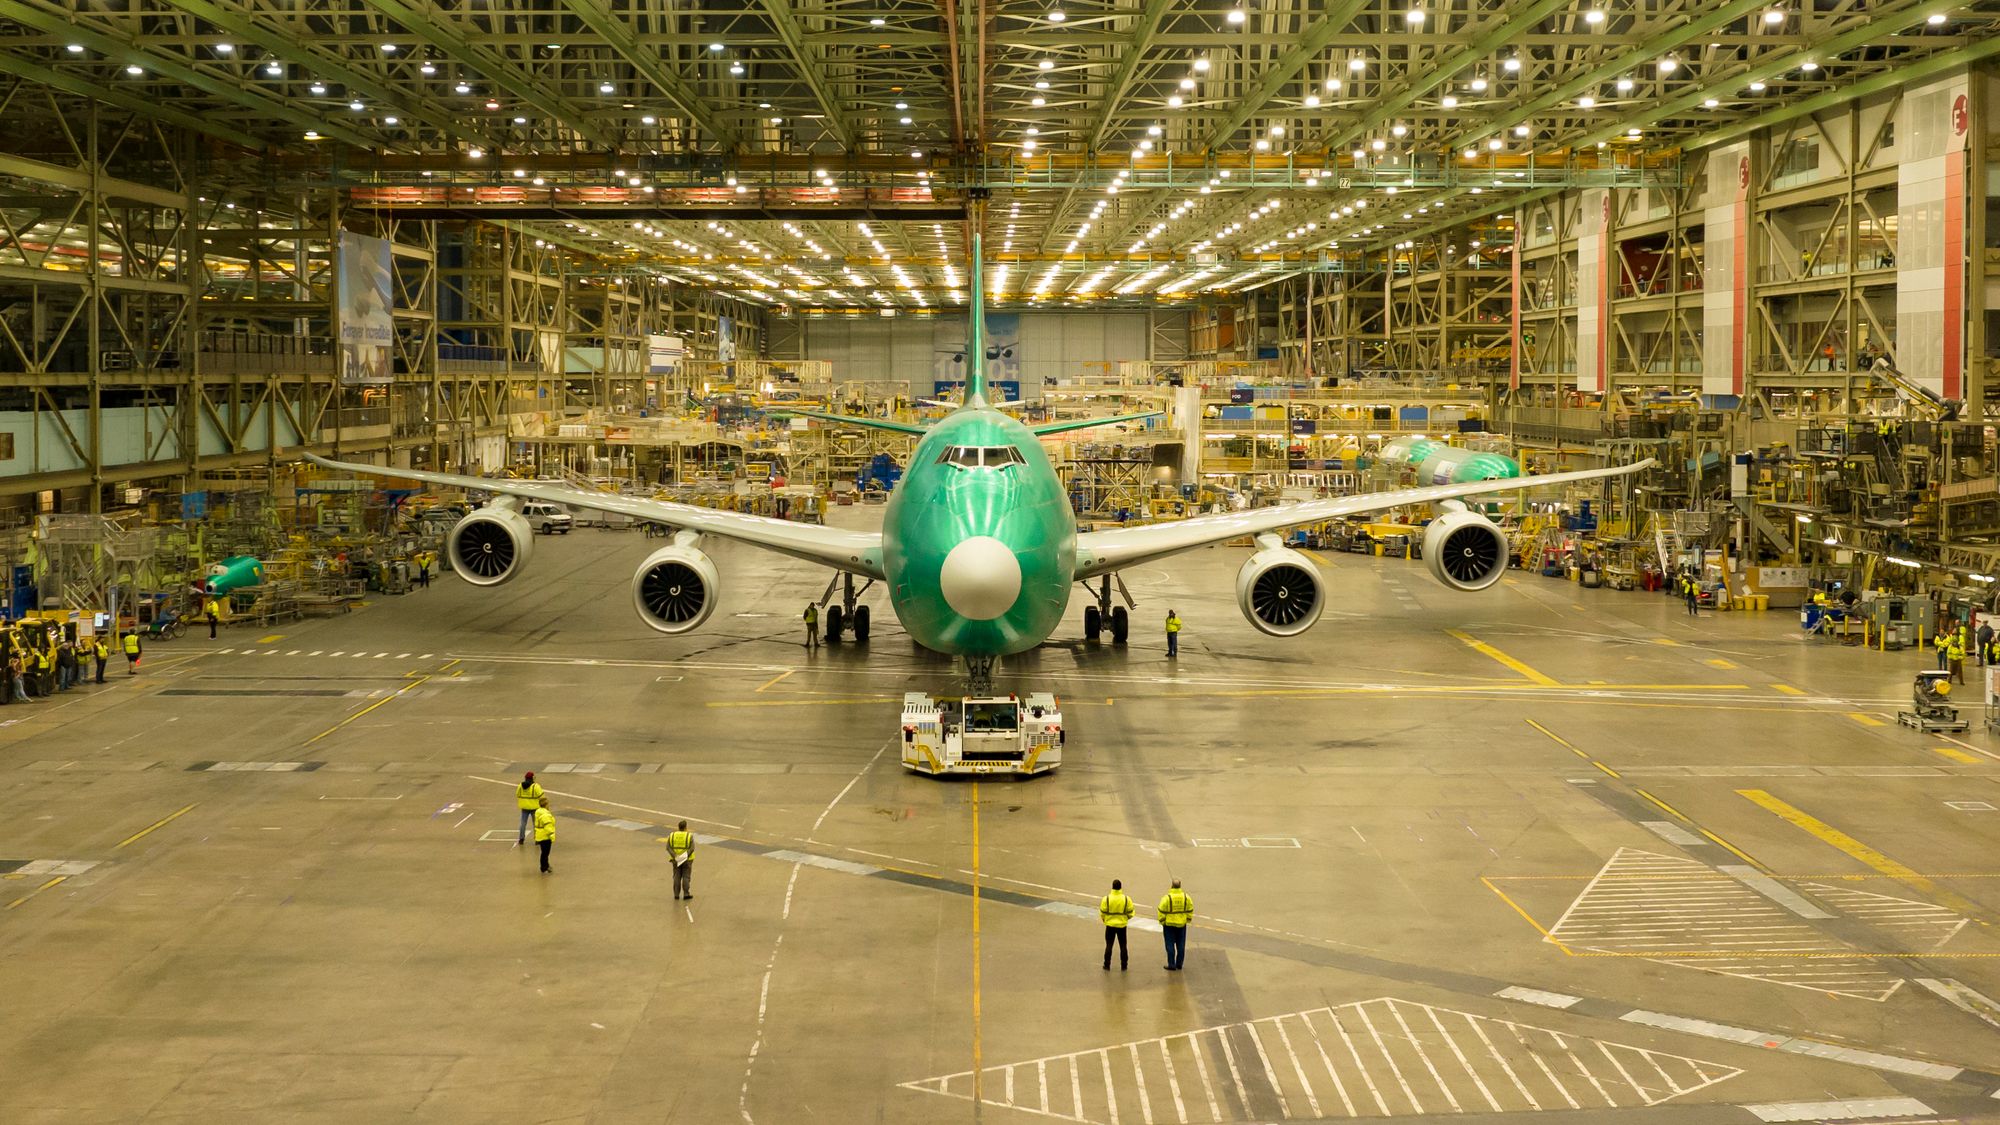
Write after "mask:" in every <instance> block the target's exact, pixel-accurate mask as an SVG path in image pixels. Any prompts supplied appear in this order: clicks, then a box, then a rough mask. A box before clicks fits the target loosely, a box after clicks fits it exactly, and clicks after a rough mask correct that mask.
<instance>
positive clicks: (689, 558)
mask: <svg viewBox="0 0 2000 1125" xmlns="http://www.w3.org/2000/svg"><path fill="white" fill-rule="evenodd" d="M720 589H721V587H720V584H719V583H718V580H717V578H716V574H715V562H714V560H712V559H710V558H709V557H708V556H707V555H704V554H702V553H701V552H700V551H698V550H696V549H694V548H693V547H690V546H687V545H685V544H680V543H676V544H674V545H673V546H671V547H662V548H660V549H659V550H657V551H654V552H653V553H652V554H651V555H648V556H647V557H646V561H645V562H642V563H640V564H639V571H638V573H636V574H634V575H633V576H632V608H634V609H636V610H638V611H639V619H640V620H641V621H644V622H645V623H646V624H648V625H651V626H652V627H653V628H655V629H658V630H659V631H660V632H662V633H685V632H687V631H689V630H691V629H695V628H698V627H699V626H700V625H701V623H702V622H704V621H707V620H708V615H709V614H711V613H713V612H715V599H716V595H717V594H718V593H719V592H720Z"/></svg>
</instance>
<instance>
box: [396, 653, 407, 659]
mask: <svg viewBox="0 0 2000 1125" xmlns="http://www.w3.org/2000/svg"><path fill="white" fill-rule="evenodd" d="M409 656H410V654H409V653H407V652H399V653H397V654H396V659H398V660H407V659H409Z"/></svg>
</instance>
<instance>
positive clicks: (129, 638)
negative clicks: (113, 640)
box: [124, 629, 144, 676]
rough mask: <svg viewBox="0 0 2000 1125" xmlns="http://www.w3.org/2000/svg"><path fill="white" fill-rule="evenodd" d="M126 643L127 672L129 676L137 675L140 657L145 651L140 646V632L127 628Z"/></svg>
mask: <svg viewBox="0 0 2000 1125" xmlns="http://www.w3.org/2000/svg"><path fill="white" fill-rule="evenodd" d="M124 645H125V674H126V675H128V676H136V675H138V674H139V657H140V656H141V655H143V653H144V650H143V649H142V648H140V647H139V634H137V633H135V632H133V631H131V630H129V629H128V630H126V631H125V640H124Z"/></svg>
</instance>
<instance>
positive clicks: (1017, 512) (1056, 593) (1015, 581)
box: [308, 235, 1653, 694]
mask: <svg viewBox="0 0 2000 1125" xmlns="http://www.w3.org/2000/svg"><path fill="white" fill-rule="evenodd" d="M983 280H984V276H983V269H982V262H981V254H980V240H979V237H978V236H977V235H975V236H974V237H973V242H972V292H971V300H970V305H971V310H970V321H971V328H970V337H969V339H968V341H967V346H966V349H965V363H966V379H965V390H964V397H963V399H962V401H961V402H960V403H959V405H958V406H957V408H956V409H954V410H953V411H952V412H951V413H949V414H947V415H946V416H945V417H943V418H942V419H939V420H938V421H936V422H933V423H931V424H929V425H912V424H908V423H902V422H893V421H887V420H884V419H878V418H858V417H851V416H847V415H841V414H822V413H817V412H811V411H797V412H795V413H797V414H800V415H803V416H806V417H812V418H818V419H823V420H827V421H832V422H837V423H842V424H848V425H855V426H862V427H870V428H874V429H880V430H890V431H896V432H901V433H912V434H918V435H921V440H919V441H918V443H917V447H916V451H915V453H913V454H912V455H911V458H910V463H909V466H908V468H907V469H906V470H905V471H904V474H903V478H902V481H901V483H900V484H898V486H897V487H896V489H895V491H893V492H892V493H890V496H889V502H888V506H887V508H886V510H885V511H884V513H883V519H882V530H880V531H879V532H876V531H855V530H847V529H842V528H833V527H824V526H817V525H808V524H800V523H792V522H789V521H786V520H777V519H769V518H765V517H762V516H752V515H745V514H742V513H737V512H723V511H716V510H713V509H709V508H700V507H694V506H691V505H685V504H675V503H669V502H665V501H659V500H648V499H640V498H636V497H629V496H614V495H607V494H603V493H595V492H584V491H580V490H576V489H570V488H564V487H562V486H560V485H552V484H543V483H538V482H525V481H506V480H487V479H484V478H480V477H465V476H456V475H453V474H450V473H433V472H424V471H419V470H414V469H389V468H383V467H380V466H375V465H357V464H348V463H344V462H339V461H329V460H326V459H324V458H320V457H312V456H310V455H309V456H308V459H309V460H311V461H313V462H314V463H316V464H320V465H324V466H326V467H328V468H335V469H345V470H348V471H351V472H355V473H365V474H373V475H379V476H389V477H396V478H401V479H408V480H418V481H424V482H427V483H430V484H439V485H445V486H447V487H452V488H462V489H467V490H471V491H478V492H489V493H496V494H498V497H497V498H496V499H495V500H493V501H492V502H490V503H488V504H487V505H485V506H484V507H481V508H479V509H477V510H475V511H473V512H472V513H471V514H469V515H467V516H466V517H465V518H464V519H462V520H460V521H459V523H458V524H457V525H456V526H454V527H453V528H452V530H451V532H450V533H449V535H448V537H447V539H446V554H447V556H448V558H449V559H450V560H451V563H452V566H453V569H455V570H456V571H457V572H458V573H459V575H460V576H461V577H463V578H464V579H465V580H466V581H468V582H471V583H473V584H474V585H479V586H495V585H499V584H500V583H502V582H505V581H507V580H509V579H511V578H513V577H514V576H515V575H516V574H518V573H519V572H520V570H521V568H522V566H523V564H525V563H526V562H527V559H528V556H529V554H530V551H531V548H532V546H533V543H534V536H533V531H532V529H531V528H530V527H529V525H528V522H527V520H526V519H524V518H523V517H522V515H521V513H520V511H519V509H520V507H521V505H522V504H524V503H527V502H547V503H556V504H563V505H569V506H574V507H579V508H590V509H595V510H598V511H604V512H612V513H618V514H622V515H627V516H630V517H633V518H635V519H638V520H642V521H646V522H649V523H653V524H659V525H665V526H667V527H669V528H672V529H673V530H674V537H673V542H672V543H671V544H670V545H669V546H666V547H663V548H661V549H659V550H658V551H655V552H654V553H653V554H651V555H649V556H648V557H647V558H646V559H645V561H643V562H641V563H640V564H639V568H638V570H637V572H635V573H634V575H633V580H632V598H633V607H634V609H635V610H636V611H637V612H638V614H639V617H640V618H641V619H642V620H644V621H645V622H646V624H648V625H650V626H652V627H653V628H655V629H657V630H659V631H661V632H663V633H684V632H687V631H689V630H691V629H694V628H697V627H699V626H700V625H701V624H702V623H703V622H705V621H706V620H708V618H709V616H710V614H711V613H713V612H714V609H715V604H716V600H717V591H718V589H719V586H720V574H719V572H718V570H717V568H716V565H715V562H714V560H713V559H711V558H710V557H709V556H708V555H707V554H706V553H705V552H704V551H702V550H701V546H700V544H701V540H702V539H703V538H704V537H707V536H714V537H715V538H717V539H724V540H733V541H736V542H742V543H748V544H750V545H752V546H756V547H761V548H764V549H766V550H771V551H776V552H778V553H779V554H783V555H788V556H791V557H793V558H798V559H804V560H806V561H809V562H814V563H819V564H821V565H824V566H827V567H830V568H832V569H833V570H834V571H836V572H838V573H837V575H836V579H835V581H836V583H839V584H841V585H842V592H841V595H840V600H839V602H838V604H830V605H828V607H827V614H826V627H827V633H828V636H829V637H830V638H838V637H840V636H841V635H842V634H844V633H847V632H850V631H851V632H852V633H853V635H854V637H855V639H856V640H860V641H865V640H867V638H868V632H869V611H868V606H866V605H863V604H860V602H859V598H860V596H861V595H862V594H864V593H866V591H867V589H868V588H869V586H871V585H873V584H874V583H876V582H880V583H882V584H883V585H885V586H886V587H887V588H888V595H889V604H890V607H891V608H892V609H893V610H894V612H895V614H896V618H897V620H898V621H900V622H901V623H902V626H903V628H904V629H905V630H906V631H907V632H908V633H909V635H910V637H911V638H912V639H913V640H915V641H916V642H917V643H918V644H920V645H923V646H924V647H925V648H928V649H931V650H933V651H936V652H941V653H945V654H948V655H951V656H956V657H959V658H960V659H962V660H963V661H964V663H965V668H966V673H967V679H968V687H969V690H970V691H971V692H972V693H973V694H983V693H985V692H988V691H990V690H992V676H993V672H994V669H995V665H996V662H997V661H998V660H999V659H1000V658H1001V657H1004V656H1011V655H1014V654H1016V653H1021V652H1026V651H1028V650H1029V649H1032V648H1034V647H1036V646H1037V645H1040V644H1041V643H1042V642H1043V641H1045V640H1047V639H1048V638H1049V637H1050V636H1051V635H1053V634H1054V632H1055V630H1056V628H1057V626H1058V624H1060V622H1061V621H1062V618H1063V614H1064V612H1065V611H1066V610H1067V609H1068V607H1069V601H1070V594H1071V588H1072V587H1073V586H1075V585H1077V584H1079V583H1081V584H1083V585H1084V587H1085V589H1086V591H1088V592H1089V594H1090V596H1091V600H1090V602H1089V603H1088V604H1087V605H1086V606H1085V609H1084V615H1083V616H1084V621H1083V626H1084V633H1085V635H1086V636H1087V637H1089V638H1091V639H1096V638H1097V637H1098V636H1099V635H1100V634H1101V633H1104V632H1107V631H1108V632H1109V633H1110V634H1111V637H1112V639H1113V641H1115V642H1123V641H1124V640H1125V637H1126V634H1127V631H1128V628H1129V624H1128V622H1129V618H1128V614H1127V606H1129V605H1130V604H1131V603H1130V598H1129V596H1128V597H1126V598H1124V599H1123V600H1124V601H1125V602H1126V605H1115V604H1113V603H1114V598H1113V591H1114V586H1116V575H1117V573H1118V572H1119V571H1121V570H1124V569H1127V568H1130V567H1134V566H1139V565H1141V564H1145V563H1149V562H1153V561H1156V560H1158V559H1163V558H1166V557H1168V556H1170V555H1175V554H1178V553H1180V552H1183V551H1187V550H1192V549H1194V548H1196V547H1203V546H1207V545H1210V544H1213V543H1219V542H1223V541H1225V540H1229V539H1236V538H1240V537H1245V536H1248V537H1251V538H1252V539H1253V541H1254V542H1255V543H1256V544H1257V548H1258V549H1257V550H1256V552H1255V553H1254V554H1252V555H1251V557H1250V558H1249V560H1248V561H1247V562H1245V563H1244V565H1243V568H1242V569H1241V570H1240V571H1239V572H1238V575H1237V580H1236V588H1237V599H1238V602H1239V604H1240V606H1241V608H1242V610H1243V613H1244V615H1245V617H1247V618H1248V619H1249V621H1250V623H1251V624H1252V625H1253V626H1255V627H1256V628H1257V629H1259V630H1260V631H1262V632H1264V633H1267V634H1270V635H1272V636H1292V635H1295V634H1297V633H1301V632H1304V631H1305V630H1306V629H1307V628H1309V627H1310V626H1311V625H1312V624H1313V622H1314V621H1316V620H1318V618H1319V616H1320V612H1321V611H1322V609H1324V607H1325V602H1326V594H1325V589H1324V585H1323V583H1322V582H1321V580H1320V576H1319V569H1318V567H1316V566H1314V565H1313V563H1312V562H1311V561H1310V560H1308V559H1307V558H1306V557H1305V556H1304V555H1302V554H1300V553H1299V552H1297V551H1293V550H1291V549H1289V548H1287V547H1285V546H1284V545H1283V543H1282V541H1281V540H1280V539H1279V537H1278V534H1277V533H1278V532H1279V531H1280V530H1282V529H1284V528H1287V527H1292V526H1297V525H1300V524H1309V523H1318V522H1321V521H1325V520H1330V519H1335V518H1339V517H1342V516H1349V515H1355V514H1358V513H1363V512H1371V511H1379V510H1382V509H1386V508H1396V507H1402V506H1405V505H1414V504H1426V503H1441V504H1444V505H1445V507H1446V508H1447V509H1448V510H1446V511H1445V513H1444V514H1443V515H1441V516H1440V517H1439V518H1437V519H1435V520H1433V521H1432V522H1431V523H1430V524H1429V525H1428V527H1427V528H1426V530H1425V534H1424V552H1423V553H1424V559H1425V562H1426V564H1427V565H1428V566H1429V567H1430V569H1431V572H1432V573H1433V575H1435V576H1436V577H1437V578H1438V579H1439V580H1440V581H1442V582H1443V583H1445V584H1446V585H1447V586H1451V587H1454V588H1457V589H1462V590H1479V589H1484V588H1486V587H1487V586H1490V585H1492V584H1493V583H1494V582H1496V581H1498V580H1499V578H1500V576H1501V574H1502V573H1504V572H1505V570H1506V568H1507V555H1508V545H1507V541H1506V538H1505V536H1504V535H1503V534H1502V532H1501V531H1500V529H1499V528H1498V527H1497V526H1496V525H1494V524H1493V523H1492V522H1491V521H1490V520H1488V519H1486V518H1485V517H1483V516H1481V515H1479V514H1478V513H1476V512H1473V511H1470V510H1469V509H1467V508H1465V506H1464V505H1463V504H1457V503H1455V502H1456V501H1457V500H1458V499H1459V498H1461V497H1466V496H1475V495H1480V494H1482V493H1491V492H1502V491H1506V492H1511V491H1516V490H1520V489H1529V488H1538V487H1542V486H1546V485H1556V484H1567V483H1571V482H1575V481H1586V480H1596V479H1600V478H1603V477H1610V476H1618V475H1622V474H1625V473H1632V472H1637V471H1639V470H1640V469H1643V468H1645V467H1647V466H1649V465H1651V464H1652V463H1653V462H1651V461H1643V462H1640V463H1639V464H1636V465H1626V466H1618V467H1613V468H1606V469H1589V470H1583V471H1579V472H1570V473H1553V474H1548V475H1544V476H1534V477H1521V478H1515V479H1508V480H1485V481H1472V482H1464V483H1452V484H1446V485H1441V486H1433V487H1427V488H1415V489H1406V490H1402V491H1397V492H1386V493H1375V494H1371V495H1366V496H1347V497H1340V498H1336V499H1327V500H1313V501H1307V502H1304V503H1298V504H1286V505H1280V506H1277V507H1270V508H1258V509H1254V510H1250V511H1241V512H1229V513H1224V514H1220V515H1209V516H1198V517H1194V518H1191V519H1185V520H1178V521H1174V522H1169V523H1160V524H1152V525H1147V526H1142V527H1125V528H1115V529H1110V530H1104V531H1086V532H1079V531H1078V530H1077V526H1076V518H1075V515H1074V514H1073V513H1072V511H1071V509H1070V504H1069V497H1068V494H1067V492H1066V491H1065V490H1064V488H1063V485H1062V482H1061V480H1060V479H1059V478H1058V477H1057V476H1056V470H1055V466H1054V465H1053V464H1051V463H1050V461H1049V457H1048V453H1047V451H1046V450H1045V449H1044V448H1043V447H1042V443H1041V439H1042V438H1043V437H1046V436H1048V435H1051V434H1058V433H1063V432H1065V431H1069V430H1078V429H1084V428H1087V427H1093V426H1106V425H1112V424H1114V423H1120V422H1129V421H1134V420H1137V419H1143V418H1148V417H1152V416H1154V415H1153V414H1126V415H1118V416H1114V417H1105V418H1092V419H1085V420H1077V421H1065V422H1053V423H1048V424H1044V425H1025V424H1023V423H1022V422H1020V421H1018V420H1017V419H1015V418H1013V417H1010V416H1009V415H1007V414H1006V413H1004V412H1003V411H1002V410H1000V409H999V408H997V407H995V406H994V405H992V404H990V403H989V402H988V401H987V399H986V394H987V383H986V373H985V360H986V359H987V358H988V356H987V347H986V338H985V336H986V331H985V316H984V309H985V305H984V288H983ZM857 578H859V579H861V580H863V583H864V584H863V585H862V586H861V587H860V589H859V590H857V589H856V586H855V580H856V579H857ZM833 585H834V584H833V583H830V584H829V585H828V587H827V592H826V593H825V594H823V595H822V596H821V597H820V598H819V599H818V600H819V601H821V602H829V601H831V599H832V597H833ZM1117 588H1118V589H1119V590H1120V592H1122V586H1120V587H1117Z"/></svg>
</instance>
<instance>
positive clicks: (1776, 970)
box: [1546, 848, 1967, 1002]
mask: <svg viewBox="0 0 2000 1125" xmlns="http://www.w3.org/2000/svg"><path fill="white" fill-rule="evenodd" d="M1794 885H1795V886H1797V887H1798V889H1799V890H1802V891H1805V892H1806V893H1808V894H1810V895H1812V896H1814V898H1816V899H1818V900H1819V902H1821V903H1824V904H1825V905H1826V906H1827V907H1830V908H1832V910H1833V911H1834V912H1835V913H1833V914H1829V913H1828V912H1827V911H1826V910H1823V909H1821V908H1820V906H1818V905H1816V904H1815V903H1813V902H1812V901H1810V900H1808V899H1807V898H1806V897H1805V896H1804V895H1801V894H1799V893H1797V892H1796V891H1794V890H1792V889H1791V888H1790V887H1787V886H1786V885H1785V884H1784V883H1782V882H1780V881H1778V880H1774V879H1771V878H1769V877H1768V876H1765V875H1763V874H1761V873H1759V872H1756V871H1754V870H1752V869H1750V868H1747V867H1746V868H1735V867H1725V868H1714V867H1710V866H1709V865H1707V864H1705V863H1702V862H1700V861H1698V860H1692V859H1681V858H1678V857H1675V856H1666V855H1659V854H1657V853H1654V852H1648V851H1642V850H1640V849H1637V848H1620V849H1619V850H1618V852H1617V853H1616V854H1614V855H1613V856H1612V857H1611V859H1610V860H1609V861H1608V862H1607V863H1606V864H1605V865H1604V867H1603V868H1602V869H1601V870H1599V871H1598V873H1597V874H1596V876H1594V877H1593V878H1592V879H1591V880H1590V882H1589V883H1588V884H1586V885H1585V886H1584V888H1583V891H1582V892H1581V893H1579V894H1578V895H1577V897H1576V900H1575V901H1574V902H1572V903H1570V905H1569V908H1568V909H1567V910H1565V911H1563V914H1562V917H1561V918H1559V919H1557V921H1556V924H1555V925H1553V926H1551V927H1549V933H1548V937H1547V939H1546V940H1549V941H1554V942H1559V943H1561V944H1562V945H1564V946H1567V947H1570V948H1573V949H1582V950H1590V951H1594V952H1605V953H1624V954H1628V955H1633V956H1645V955H1651V956H1650V959H1652V960H1656V961H1659V962H1660V963H1662V964H1668V965H1676V966H1680V967H1682V968H1688V969H1697V970H1700V971H1702V972H1707V973H1716V974H1719V975H1722V976H1733V977H1741V978H1745V979H1749V980H1761V981H1766V982H1769V983H1771V984H1780V985H1785V986H1787V987H1791V988H1803V989H1808V990H1811V991H1814V992H1831V993H1836V994H1838V995H1841V996H1848V997H1852V998H1855V999H1861V1000H1873V1001H1877V1002H1880V1001H1885V1000H1887V999H1888V998H1889V997H1890V996H1892V995H1894V994H1895V993H1896V991H1897V990H1898V989H1900V988H1901V987H1902V985H1903V977H1902V976H1901V975H1900V974H1898V973H1896V972H1894V971H1893V970H1892V969H1891V968H1890V967H1889V966H1888V965H1887V964H1885V963H1884V962H1882V961H1880V960H1878V959H1876V958H1871V957H1867V956H1862V955H1860V954H1859V953H1857V951H1856V950H1854V948H1853V947H1852V946H1849V945H1847V944H1846V943H1844V942H1842V941H1840V940H1838V939H1837V938H1834V937H1832V936H1830V935H1827V934H1824V933H1822V932H1820V931H1819V930H1818V929H1816V928H1814V927H1813V926H1812V925H1811V924H1810V920H1812V919H1817V918H1827V917H1834V916H1839V917H1843V918H1851V919H1854V920H1857V921H1861V922H1865V923H1868V924H1869V925H1872V926H1874V927H1876V928H1878V929H1881V930H1883V931H1885V933H1887V934H1889V935H1890V936H1891V937H1892V938H1893V940H1894V941H1895V943H1896V945H1897V947H1898V948H1899V949H1901V950H1906V951H1916V952H1931V951H1934V950H1936V949H1939V948H1941V947H1942V946H1943V945H1944V944H1945V943H1946V942H1948V941H1950V940H1951V938H1952V937H1953V936H1954V935H1956V934H1957V933H1958V932H1959V930H1961V929H1963V928H1964V927H1965V926H1966V924H1967V919H1966V918H1965V917H1964V916H1963V915H1960V914H1957V913H1955V912H1953V911H1950V910H1946V909H1944V908H1943V907H1938V906H1933V905H1931V904H1929V903H1923V902H1917V901H1914V900H1911V899H1905V898H1897V897H1895V896H1893V895H1884V894H1878V893H1876V892H1873V891H1860V890H1854V889H1851V888H1847V887H1841V886H1835V885H1831V884H1826V883H1817V882H1813V883H1797V884H1794ZM1732 951H1736V952H1741V953H1742V954H1743V956H1740V957H1729V956H1715V954H1725V953H1729V952H1732ZM1677 953H1678V954H1700V955H1701V956H1681V957H1676V956H1675V954H1677Z"/></svg>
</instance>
